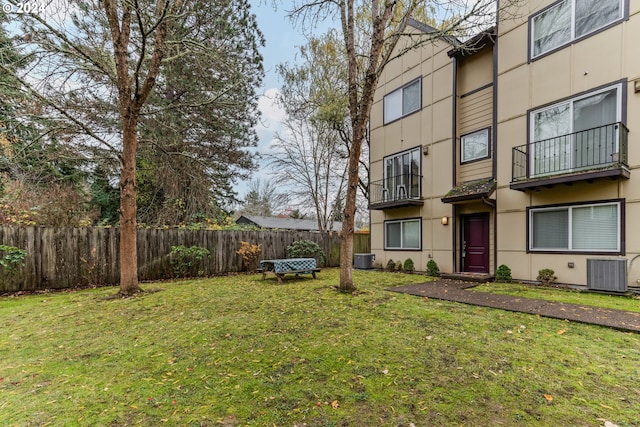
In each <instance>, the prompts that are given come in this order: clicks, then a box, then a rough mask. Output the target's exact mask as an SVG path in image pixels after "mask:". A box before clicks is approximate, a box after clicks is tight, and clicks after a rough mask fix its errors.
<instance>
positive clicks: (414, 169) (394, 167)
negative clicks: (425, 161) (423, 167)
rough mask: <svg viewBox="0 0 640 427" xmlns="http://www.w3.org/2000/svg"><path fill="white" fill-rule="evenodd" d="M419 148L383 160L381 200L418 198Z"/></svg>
mask: <svg viewBox="0 0 640 427" xmlns="http://www.w3.org/2000/svg"><path fill="white" fill-rule="evenodd" d="M420 178H421V177H420V147H417V148H414V149H412V150H408V151H403V152H402V153H398V154H394V155H393V156H387V157H385V158H384V186H383V190H382V193H383V199H384V200H385V201H391V200H401V199H415V198H419V197H420Z"/></svg>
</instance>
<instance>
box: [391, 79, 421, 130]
mask: <svg viewBox="0 0 640 427" xmlns="http://www.w3.org/2000/svg"><path fill="white" fill-rule="evenodd" d="M415 84H417V85H418V105H417V107H416V108H414V109H411V110H405V108H404V97H405V90H407V89H408V88H410V87H412V86H413V85H415ZM398 96H399V97H400V99H399V101H400V108H399V110H400V111H399V113H398V112H397V111H395V109H393V106H392V105H391V104H390V103H391V100H392V99H393V100H395V101H396V102H397V99H395V98H397V97H398ZM382 105H383V114H382V115H383V122H384V124H385V125H386V124H389V123H391V122H395V121H396V120H400V119H401V118H403V117H405V116H408V115H409V114H412V113H415V112H416V111H420V109H421V108H422V78H420V77H418V78H417V79H415V80H412V81H410V82H409V83H407V84H406V85H403V86H402V87H400V88H398V89H396V90H394V91H393V92H389V93H388V94H386V95H385V96H384V98H383V100H382ZM395 108H396V109H398V107H395ZM392 112H393V114H391V113H392Z"/></svg>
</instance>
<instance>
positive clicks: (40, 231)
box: [0, 226, 370, 292]
mask: <svg viewBox="0 0 640 427" xmlns="http://www.w3.org/2000/svg"><path fill="white" fill-rule="evenodd" d="M297 240H311V241H314V242H316V243H317V244H318V245H319V246H320V247H321V248H322V249H323V250H324V252H325V254H326V257H327V261H326V266H328V267H336V266H339V265H340V237H339V236H338V235H337V234H333V235H329V234H327V233H314V232H308V231H226V230H225V231H213V230H146V229H145V230H138V277H139V279H140V280H142V281H146V280H162V279H169V278H172V276H173V272H172V269H171V262H170V257H169V254H170V253H171V247H172V246H178V245H184V246H187V247H189V246H201V247H204V248H207V249H208V250H209V252H210V255H209V256H208V257H206V258H205V259H204V260H203V262H202V266H201V270H202V271H203V274H204V275H206V276H213V275H217V274H224V273H229V272H239V271H243V269H244V266H243V261H242V257H241V256H240V255H238V254H237V253H236V251H237V250H238V249H239V248H240V242H241V241H245V242H249V243H251V244H261V245H262V255H261V259H270V258H284V257H286V248H287V246H289V245H290V244H291V243H293V242H295V241H297ZM119 242H120V230H119V229H117V228H51V227H46V228H45V227H14V226H0V245H7V246H15V247H18V248H20V249H24V250H26V251H27V258H26V259H25V265H24V266H23V267H21V268H20V269H19V270H17V271H15V272H8V271H4V270H2V271H0V292H15V291H33V290H41V289H54V288H73V287H76V286H83V285H114V284H117V283H118V282H119V278H120V273H119V272H120V253H119ZM368 252H370V241H369V235H368V234H356V235H355V236H354V253H368Z"/></svg>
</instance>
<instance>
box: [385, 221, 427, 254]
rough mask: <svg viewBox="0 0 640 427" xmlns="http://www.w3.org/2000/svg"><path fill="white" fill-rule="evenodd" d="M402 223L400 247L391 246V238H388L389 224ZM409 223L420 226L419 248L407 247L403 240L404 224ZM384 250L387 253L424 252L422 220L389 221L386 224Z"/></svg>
mask: <svg viewBox="0 0 640 427" xmlns="http://www.w3.org/2000/svg"><path fill="white" fill-rule="evenodd" d="M398 223H400V246H399V247H395V246H389V244H388V242H389V236H388V228H387V227H388V225H389V224H398ZM407 223H417V224H418V230H419V232H418V246H417V247H406V246H405V242H404V239H403V235H404V232H403V229H404V224H407ZM383 226H384V249H385V250H386V251H389V250H402V251H407V250H408V251H419V250H422V218H410V219H397V220H389V221H385V222H384V225H383Z"/></svg>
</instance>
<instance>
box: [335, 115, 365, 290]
mask: <svg viewBox="0 0 640 427" xmlns="http://www.w3.org/2000/svg"><path fill="white" fill-rule="evenodd" d="M363 129H364V125H362V124H360V125H356V126H354V127H353V143H352V147H351V151H350V153H349V174H348V177H347V195H346V199H347V200H346V202H345V206H344V218H343V220H342V233H341V235H340V237H341V238H342V241H341V242H340V291H341V292H353V291H355V290H356V286H355V285H354V284H353V274H352V273H353V268H352V264H353V234H354V230H355V219H356V196H357V195H358V183H359V181H360V176H359V174H358V171H359V168H358V166H359V165H360V162H359V161H360V152H361V147H362V146H361V144H362V138H363V136H364V133H363Z"/></svg>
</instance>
